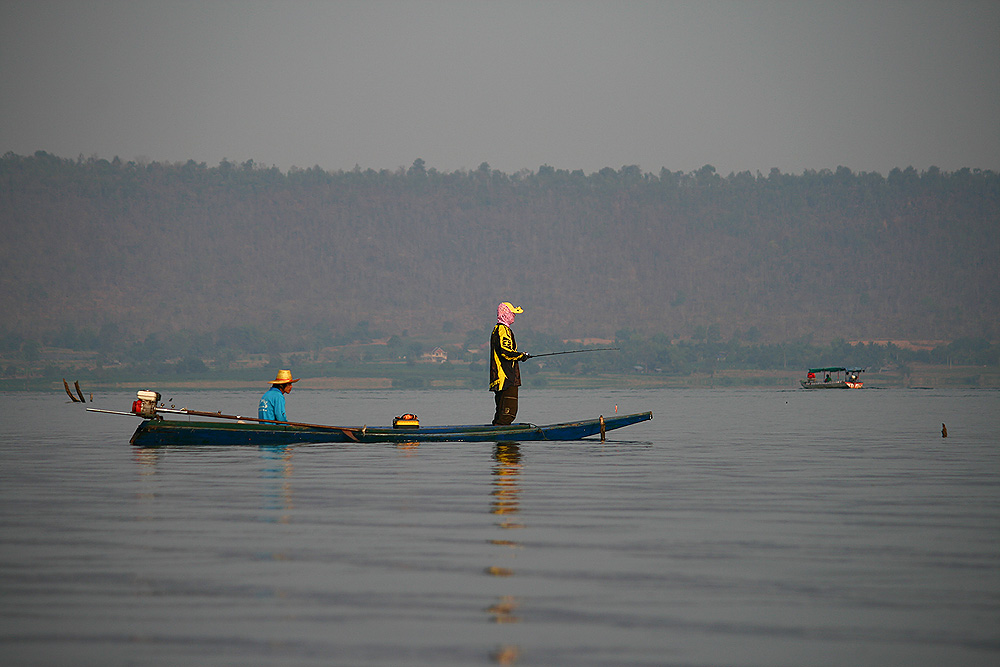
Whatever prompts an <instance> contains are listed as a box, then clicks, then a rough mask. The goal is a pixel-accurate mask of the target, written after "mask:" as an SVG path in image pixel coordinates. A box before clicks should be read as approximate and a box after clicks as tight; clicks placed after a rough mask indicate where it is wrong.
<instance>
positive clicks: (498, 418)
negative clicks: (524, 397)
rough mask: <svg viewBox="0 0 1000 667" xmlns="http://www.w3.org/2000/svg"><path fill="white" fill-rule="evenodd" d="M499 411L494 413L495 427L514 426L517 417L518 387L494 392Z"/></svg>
mask: <svg viewBox="0 0 1000 667" xmlns="http://www.w3.org/2000/svg"><path fill="white" fill-rule="evenodd" d="M493 400H494V401H496V404H497V410H496V412H494V413H493V425H494V426H500V425H502V424H512V423H513V422H514V417H517V386H510V387H504V388H503V389H501V390H500V391H495V392H493Z"/></svg>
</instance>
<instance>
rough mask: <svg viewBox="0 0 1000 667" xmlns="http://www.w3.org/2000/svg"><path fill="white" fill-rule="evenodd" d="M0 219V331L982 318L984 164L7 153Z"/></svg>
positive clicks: (929, 324)
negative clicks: (327, 161)
mask: <svg viewBox="0 0 1000 667" xmlns="http://www.w3.org/2000/svg"><path fill="white" fill-rule="evenodd" d="M0 223H2V228H3V230H4V236H3V240H2V241H0V267H2V269H3V270H2V271H0V308H2V310H3V312H4V313H5V322H4V330H5V331H7V332H9V334H7V335H6V337H5V339H4V341H3V345H4V346H5V348H10V347H12V346H15V347H17V348H19V349H20V348H22V347H23V344H24V343H23V341H24V340H26V339H39V340H41V341H42V342H44V343H45V344H46V345H55V346H61V347H71V348H90V349H100V350H101V351H102V352H104V353H106V354H111V353H113V352H115V351H119V353H121V352H120V351H122V350H127V349H129V348H130V346H131V349H134V351H135V353H136V354H139V355H148V357H147V358H163V359H177V358H183V357H192V358H196V357H198V356H199V355H201V354H203V353H204V350H206V349H209V350H215V351H218V349H219V348H224V347H231V348H232V349H233V350H234V351H245V352H254V353H261V354H273V353H274V352H275V351H276V350H281V351H287V350H295V349H299V350H312V349H317V348H321V347H324V346H328V345H343V344H347V343H351V342H365V341H367V340H370V339H372V338H381V337H388V336H389V335H392V334H393V333H398V332H400V331H403V330H409V331H411V332H413V333H414V334H415V335H418V336H424V337H426V336H429V335H435V334H453V332H461V331H470V330H472V331H481V330H487V332H488V328H489V327H490V326H491V325H492V322H493V313H494V309H495V307H496V303H497V302H498V301H501V300H512V301H515V302H520V303H521V304H522V305H524V306H525V307H526V313H525V314H524V315H522V316H520V317H519V320H518V323H519V326H520V327H529V328H532V329H535V330H537V331H539V332H545V333H546V334H547V335H550V336H552V337H553V339H561V338H571V337H585V336H592V337H603V338H611V337H613V336H614V334H615V332H617V331H621V330H630V331H634V332H636V334H637V335H638V336H639V337H640V339H643V340H645V339H646V338H642V337H647V338H648V337H651V336H654V335H657V334H659V333H661V332H670V333H671V335H672V337H674V338H693V339H694V340H695V342H697V343H698V344H704V345H720V344H721V343H722V341H724V340H729V339H734V340H737V341H741V342H743V343H744V344H749V347H753V346H760V347H761V349H764V346H765V344H766V343H772V344H773V343H776V342H779V341H789V340H801V339H805V338H806V337H808V336H813V337H815V339H816V340H818V341H829V340H833V339H838V338H839V339H843V340H848V341H850V340H871V339H933V340H956V339H960V338H965V339H986V340H992V339H995V338H996V337H997V335H998V332H997V323H998V321H1000V316H998V315H1000V285H998V283H1000V281H998V279H997V276H998V275H1000V266H998V264H1000V177H998V175H997V174H994V173H992V172H988V171H979V170H970V169H963V170H960V171H956V172H951V173H948V172H942V171H940V170H939V169H936V168H931V169H929V170H928V171H926V172H924V173H918V172H917V171H916V170H914V169H912V168H907V169H902V170H901V169H894V170H893V171H892V172H890V173H889V175H888V176H887V177H883V176H881V175H879V174H876V173H853V172H852V171H851V170H850V169H847V168H846V167H838V168H837V169H836V171H830V170H820V171H807V172H804V173H803V174H801V175H797V176H796V175H790V174H782V173H780V172H779V171H777V170H772V171H771V172H770V173H769V174H768V175H767V176H764V175H762V174H759V173H758V174H751V173H749V172H744V173H740V174H730V175H729V176H725V177H723V176H721V175H720V174H718V173H717V172H716V170H715V168H714V167H712V166H711V165H705V166H703V167H702V168H700V169H698V170H697V171H694V172H691V173H681V172H671V171H669V170H666V169H664V170H661V171H660V172H659V174H658V175H657V174H650V173H643V172H642V171H641V170H640V169H639V167H637V166H634V165H629V166H624V167H622V168H621V169H618V170H616V169H613V168H610V167H609V168H605V169H602V170H600V171H599V172H597V173H594V174H591V175H589V176H587V175H585V174H583V172H581V171H572V172H571V171H568V170H562V169H555V168H553V167H549V166H547V165H543V166H542V167H540V168H539V169H538V172H537V173H531V172H528V171H524V172H518V173H515V174H504V173H502V172H499V171H496V170H492V169H490V167H489V165H488V164H486V163H483V164H482V165H480V166H479V168H478V169H476V170H475V171H471V172H466V171H457V172H452V173H443V172H438V171H436V170H435V169H433V168H429V167H428V166H427V165H426V164H425V163H424V161H423V160H421V159H419V158H418V159H417V160H415V161H414V162H413V165H412V166H411V167H409V168H407V169H402V168H400V169H397V170H394V171H389V170H381V171H375V170H372V169H367V170H361V169H360V168H356V169H354V170H352V171H348V172H342V171H341V172H327V171H324V170H323V169H321V168H320V167H318V166H317V167H312V168H309V169H292V170H290V171H289V172H288V173H282V172H281V171H279V170H277V169H275V168H273V167H271V168H267V167H263V166H261V165H256V164H254V163H253V161H252V160H248V161H246V162H244V163H242V164H236V163H232V162H229V161H223V162H222V163H220V164H219V165H218V166H216V167H208V166H206V165H205V164H204V163H201V164H199V163H195V162H194V161H188V162H186V163H178V164H165V163H155V162H154V163H150V164H139V163H135V162H127V163H126V162H122V161H121V160H119V159H117V158H115V159H113V160H111V161H108V160H103V159H83V158H81V159H77V160H71V159H63V158H58V157H56V156H53V155H50V154H48V153H44V152H39V153H36V154H35V155H33V156H18V155H14V154H12V153H8V154H7V155H5V156H3V157H2V158H0ZM519 331H520V329H519ZM183 332H189V333H183ZM152 334H156V336H155V337H152V338H151V335H152ZM17 336H21V337H23V338H20V339H19V338H16V337H17ZM199 336H201V337H203V338H199ZM12 337H13V338H12ZM451 337H452V338H458V336H457V335H452V336H451ZM455 342H458V341H457V340H456V341H455ZM465 342H466V344H467V345H468V344H471V343H473V342H474V339H473V338H472V337H470V338H469V339H468V340H466V341H465ZM396 347H397V348H398V346H396ZM403 347H404V348H408V349H406V352H407V353H412V352H415V350H413V349H412V342H411V343H404V345H403ZM397 351H398V350H397ZM788 352H789V351H788V350H785V351H784V354H785V355H787V354H788ZM651 354H652V353H651ZM950 354H951V355H952V356H953V357H954V358H969V359H973V358H977V357H976V355H977V354H978V353H976V352H975V351H974V350H973V351H967V350H965V349H964V348H962V349H956V350H952V351H951V352H950ZM710 356H711V355H705V354H701V355H700V356H699V354H696V353H693V352H692V351H691V350H688V349H686V348H678V349H674V350H672V351H670V352H669V353H667V352H663V351H660V352H657V353H656V354H655V355H653V356H652V357H650V358H649V359H643V360H641V361H637V362H636V364H635V365H641V366H643V367H644V368H647V367H665V368H672V369H685V368H691V367H695V366H699V365H700V366H710V365H711V364H712V363H715V361H713V360H712V359H710V358H709V357H710ZM576 363H579V362H576ZM809 363H815V360H810V361H809Z"/></svg>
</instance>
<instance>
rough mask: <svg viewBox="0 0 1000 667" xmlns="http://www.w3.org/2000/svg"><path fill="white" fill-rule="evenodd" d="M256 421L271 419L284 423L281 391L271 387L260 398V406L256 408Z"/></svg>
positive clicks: (286, 419) (285, 419)
mask: <svg viewBox="0 0 1000 667" xmlns="http://www.w3.org/2000/svg"><path fill="white" fill-rule="evenodd" d="M257 419H273V420H274V421H279V422H286V421H288V417H287V416H285V395H284V394H283V393H281V390H280V389H278V388H277V387H275V386H274V385H271V388H270V389H268V390H267V391H265V392H264V395H263V396H261V397H260V405H259V406H258V407H257Z"/></svg>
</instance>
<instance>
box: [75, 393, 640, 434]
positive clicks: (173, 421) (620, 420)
mask: <svg viewBox="0 0 1000 667" xmlns="http://www.w3.org/2000/svg"><path fill="white" fill-rule="evenodd" d="M138 395H139V398H138V399H137V400H136V401H135V402H134V403H133V405H132V411H131V412H118V411H113V410H100V409H96V408H88V411H90V412H103V413H109V414H120V415H135V416H139V417H143V418H144V419H143V421H142V422H141V423H140V424H139V426H138V427H137V428H136V430H135V433H133V434H132V438H131V439H130V440H129V443H130V444H131V445H133V446H136V447H161V446H173V445H216V446H219V445H257V446H280V445H291V444H304V443H332V442H349V443H378V442H442V441H443V442H455V441H463V442H477V441H478V442H527V441H532V440H581V439H583V438H586V437H589V436H594V435H600V436H601V439H602V440H603V439H604V436H605V433H607V432H608V431H612V430H615V429H619V428H623V427H625V426H629V425H631V424H636V423H638V422H642V421H646V420H649V419H652V418H653V413H652V412H637V413H634V414H629V415H620V416H619V415H615V416H611V417H604V416H603V415H602V416H599V417H597V418H596V419H584V420H580V421H572V422H565V423H560V424H548V425H544V426H538V425H535V424H526V423H517V424H510V425H506V426H495V425H492V424H482V425H464V426H420V424H419V420H418V419H417V417H416V416H415V415H403V416H402V417H398V418H397V419H395V420H393V421H394V426H391V427H390V426H380V427H369V426H328V425H325V424H306V423H300V422H279V421H273V420H268V419H257V418H253V417H244V416H240V415H227V414H222V413H221V412H202V411H198V410H188V409H186V408H182V409H174V408H166V407H162V406H159V405H157V402H158V401H159V398H160V396H159V394H157V393H155V392H149V391H141V392H138ZM183 416H187V417H207V418H211V419H213V421H187V420H184V419H180V418H178V417H183Z"/></svg>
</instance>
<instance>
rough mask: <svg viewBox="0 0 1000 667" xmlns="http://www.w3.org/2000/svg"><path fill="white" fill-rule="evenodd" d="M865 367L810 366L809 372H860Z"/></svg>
mask: <svg viewBox="0 0 1000 667" xmlns="http://www.w3.org/2000/svg"><path fill="white" fill-rule="evenodd" d="M864 370H865V369H863V368H844V367H843V366H830V367H829V368H810V369H809V372H810V373H840V372H843V371H847V372H848V373H862V372H864Z"/></svg>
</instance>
